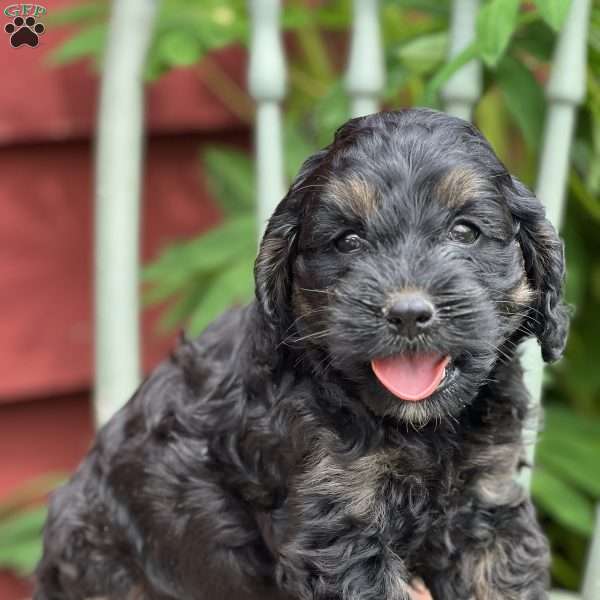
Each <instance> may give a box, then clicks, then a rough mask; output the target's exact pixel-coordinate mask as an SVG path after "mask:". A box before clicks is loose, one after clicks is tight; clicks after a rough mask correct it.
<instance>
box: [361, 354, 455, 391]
mask: <svg viewBox="0 0 600 600" xmlns="http://www.w3.org/2000/svg"><path fill="white" fill-rule="evenodd" d="M371 368H372V369H373V372H374V373H375V376H376V377H377V379H378V380H379V381H380V383H381V384H382V385H383V386H384V387H386V388H387V389H388V390H389V391H390V392H391V393H392V394H394V396H397V397H398V398H400V399H402V400H408V401H410V402H418V401H420V400H425V398H428V397H429V396H431V394H433V393H434V392H435V391H436V390H437V389H438V388H439V387H440V386H442V385H443V384H444V382H445V381H446V380H447V378H448V377H447V374H448V373H449V372H450V370H451V365H450V357H449V356H442V355H441V354H436V353H427V354H414V355H406V354H396V355H395V356H389V357H387V358H376V359H374V360H373V361H371Z"/></svg>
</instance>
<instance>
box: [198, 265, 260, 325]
mask: <svg viewBox="0 0 600 600" xmlns="http://www.w3.org/2000/svg"><path fill="white" fill-rule="evenodd" d="M253 266H254V254H251V255H246V256H242V257H240V258H239V259H238V260H237V261H236V262H235V263H233V264H232V265H230V266H229V267H228V268H227V269H226V270H224V271H222V272H221V273H219V274H218V275H216V276H215V277H214V279H213V280H212V281H211V284H210V287H209V288H208V289H207V290H206V293H205V294H203V296H202V299H201V301H200V302H199V304H198V306H196V309H195V310H194V312H193V313H192V315H191V317H190V320H189V324H188V330H189V332H190V334H191V335H197V334H198V333H200V332H201V331H202V330H203V329H204V328H205V327H206V326H207V325H208V324H209V323H210V322H211V321H213V320H214V319H215V318H216V317H217V316H218V315H220V314H221V313H222V312H223V311H224V310H225V309H226V308H229V307H230V306H233V305H234V304H244V303H246V302H247V301H248V300H250V298H251V297H252V293H253V290H254V278H253Z"/></svg>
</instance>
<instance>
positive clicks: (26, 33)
mask: <svg viewBox="0 0 600 600" xmlns="http://www.w3.org/2000/svg"><path fill="white" fill-rule="evenodd" d="M4 31H6V33H8V34H9V35H10V45H11V46H12V47H13V48H18V47H19V46H22V45H23V44H26V45H27V46H31V47H32V48H35V47H36V46H37V45H38V43H39V41H40V40H39V36H40V35H42V34H43V33H44V31H46V28H45V27H44V25H42V23H38V22H36V19H35V17H27V18H26V19H23V17H15V18H14V19H13V22H12V23H7V24H6V25H5V26H4Z"/></svg>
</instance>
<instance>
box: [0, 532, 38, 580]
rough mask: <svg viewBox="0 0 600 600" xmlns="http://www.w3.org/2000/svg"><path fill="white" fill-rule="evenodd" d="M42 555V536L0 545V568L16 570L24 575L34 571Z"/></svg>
mask: <svg viewBox="0 0 600 600" xmlns="http://www.w3.org/2000/svg"><path fill="white" fill-rule="evenodd" d="M41 557H42V538H41V536H38V537H35V538H31V539H27V540H22V541H20V542H18V543H15V544H12V545H10V546H4V545H2V546H0V568H4V569H10V570H13V571H16V572H17V574H19V575H21V576H23V577H25V576H27V575H30V574H31V573H32V572H33V570H34V569H35V566H36V565H37V563H38V562H39V560H40V558H41Z"/></svg>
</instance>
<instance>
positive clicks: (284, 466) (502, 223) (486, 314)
mask: <svg viewBox="0 0 600 600" xmlns="http://www.w3.org/2000/svg"><path fill="white" fill-rule="evenodd" d="M563 270H564V267H563V247H562V244H561V242H560V240H559V238H558V236H557V234H556V231H555V230H554V229H553V227H552V226H551V225H550V223H549V222H548V221H547V220H546V218H545V217H544V209H543V208H542V205H541V204H540V202H539V201H538V200H537V199H536V198H535V197H534V196H533V195H532V194H531V192H529V191H528V190H527V189H526V188H525V187H524V186H523V185H522V184H521V183H519V182H518V181H517V180H516V179H514V178H513V177H511V176H510V175H509V173H508V172H507V171H506V169H505V167H504V166H503V165H502V163H501V162H500V161H499V160H498V158H497V157H496V156H495V155H494V152H493V151H492V149H491V148H490V146H489V144H488V143H487V142H486V141H485V139H484V138H483V137H482V136H481V134H480V133H479V132H478V131H477V130H476V129H475V128H474V127H473V126H472V125H470V124H469V123H466V122H464V121H462V120H460V119H457V118H453V117H450V116H447V115H445V114H442V113H438V112H434V111H431V110H405V111H400V112H388V113H381V114H376V115H371V116H367V117H363V118H359V119H353V120H351V121H349V122H348V123H346V124H345V125H344V126H343V127H341V128H340V129H339V131H338V132H337V134H336V136H335V139H334V140H333V142H332V144H331V145H330V146H328V147H327V148H325V149H324V150H322V151H320V152H317V153H316V154H315V155H313V156H311V157H310V158H309V159H308V160H307V161H306V162H305V163H304V165H303V167H302V168H301V170H300V173H299V174H298V176H297V178H296V179H295V181H294V182H293V184H292V186H291V188H290V190H289V192H288V194H287V195H286V197H285V198H284V199H283V200H282V202H281V203H280V204H279V206H278V207H277V209H276V210H275V213H274V214H273V216H272V218H271V220H270V221H269V224H268V227H267V230H266V233H265V235H264V238H263V240H262V243H261V246H260V251H259V254H258V258H257V260H256V266H255V278H256V299H255V301H253V302H252V303H251V304H250V305H248V306H246V307H243V308H239V309H235V310H232V311H230V312H227V313H226V314H225V315H223V316H222V317H221V318H220V319H219V320H217V321H216V322H215V323H213V324H212V325H211V326H209V327H208V328H207V329H206V331H205V332H204V333H203V334H202V335H201V336H200V338H198V339H197V340H195V341H190V342H184V343H182V344H181V345H180V346H179V347H178V348H177V350H175V352H174V354H173V356H172V357H171V359H170V360H169V361H167V362H165V363H164V364H162V366H160V367H159V368H158V369H157V370H156V371H155V372H154V373H153V374H152V375H151V376H150V377H149V378H148V379H147V380H146V381H145V382H144V383H143V384H142V386H141V387H140V388H139V390H138V391H137V393H136V394H135V395H134V397H133V398H132V399H131V400H130V401H129V403H128V404H127V405H126V406H125V407H124V408H123V409H122V410H121V411H119V412H118V413H117V414H116V415H115V416H114V418H113V419H112V420H111V421H110V422H109V423H108V424H107V425H106V426H105V427H103V428H102V430H101V431H100V432H99V433H98V436H97V439H96V442H95V445H94V446H93V448H92V450H91V451H90V453H89V454H88V456H87V458H86V459H85V460H84V462H83V463H82V465H81V466H80V467H79V469H78V471H77V472H76V473H75V475H74V476H73V478H72V479H71V481H70V482H69V483H68V484H67V485H66V486H64V487H63V488H62V489H60V490H59V491H57V492H56V493H55V494H54V496H53V498H52V500H51V504H50V512H49V517H48V522H47V524H46V528H45V541H44V555H43V558H42V560H41V562H40V564H39V566H38V569H37V592H36V595H35V598H36V599H37V600H59V599H60V600H64V599H65V600H66V599H68V600H79V599H83V598H98V597H102V598H110V599H117V600H120V599H122V598H132V599H133V598H149V599H164V600H166V599H185V600H187V599H190V600H217V599H224V600H258V599H272V600H283V599H288V600H359V599H360V600H384V599H385V600H408V599H409V598H410V594H411V590H410V581H411V580H412V578H413V577H416V576H418V577H420V578H421V579H422V580H423V581H424V582H425V584H426V586H427V587H428V588H429V590H430V591H431V593H432V596H433V598H435V599H436V600H470V599H473V598H474V599H476V600H541V599H542V598H546V597H547V595H546V588H547V584H548V563H549V554H548V547H547V544H546V541H545V539H544V536H543V535H542V533H541V531H540V528H539V526H538V524H537V523H536V519H535V515H534V511H533V508H532V505H531V502H530V500H529V499H528V498H527V495H526V494H525V493H524V492H523V490H522V489H521V488H520V487H519V486H518V485H517V484H516V483H515V482H514V476H515V473H516V472H517V470H518V468H519V466H520V465H521V463H522V456H523V444H522V440H521V427H522V425H523V422H524V420H525V418H526V416H527V394H526V391H525V388H524V385H523V381H522V371H521V368H520V366H519V360H518V356H517V353H516V348H517V346H518V344H519V343H520V342H521V341H522V340H524V339H525V338H527V337H531V336H535V337H537V339H538V340H539V343H540V346H541V349H542V354H543V356H544V358H545V360H547V361H553V360H556V359H558V358H559V357H560V355H561V353H562V351H563V347H564V345H565V337H566V331H567V311H566V309H565V306H564V305H563V303H562V301H561V288H562V282H563Z"/></svg>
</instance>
